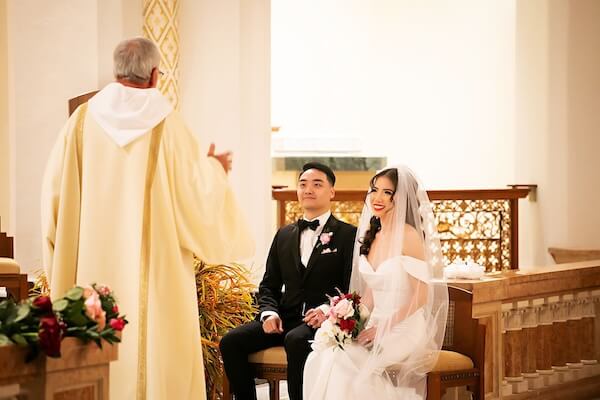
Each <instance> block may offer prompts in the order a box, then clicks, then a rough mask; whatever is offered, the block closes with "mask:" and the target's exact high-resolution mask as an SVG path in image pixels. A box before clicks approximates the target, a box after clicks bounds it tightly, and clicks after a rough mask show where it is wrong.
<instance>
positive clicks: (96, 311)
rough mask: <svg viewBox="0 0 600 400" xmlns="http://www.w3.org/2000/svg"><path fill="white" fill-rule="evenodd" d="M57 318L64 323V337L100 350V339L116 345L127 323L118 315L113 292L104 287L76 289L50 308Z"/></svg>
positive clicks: (95, 286)
mask: <svg viewBox="0 0 600 400" xmlns="http://www.w3.org/2000/svg"><path fill="white" fill-rule="evenodd" d="M52 309H53V310H54V311H55V313H56V315H57V317H58V318H59V320H60V321H61V322H63V323H64V324H65V331H64V336H73V337H76V338H79V339H81V340H83V341H84V342H85V343H87V342H90V341H93V342H95V343H96V344H97V345H98V347H102V340H105V341H107V342H108V343H111V344H112V343H117V342H120V341H121V339H120V338H119V336H118V335H117V332H120V331H122V330H123V328H125V325H126V324H127V322H128V321H127V320H126V319H125V317H124V316H122V315H120V314H119V306H118V305H117V302H116V299H115V297H114V294H113V292H112V290H111V289H110V288H109V287H108V286H105V285H96V284H93V285H92V286H88V287H85V288H82V287H80V286H76V287H74V288H72V289H70V290H69V291H68V292H67V294H66V295H65V297H63V298H62V299H59V300H56V301H55V302H54V304H53V306H52Z"/></svg>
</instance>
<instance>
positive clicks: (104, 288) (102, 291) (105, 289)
mask: <svg viewBox="0 0 600 400" xmlns="http://www.w3.org/2000/svg"><path fill="white" fill-rule="evenodd" d="M97 290H98V293H100V296H109V295H110V294H111V292H112V290H110V287H108V286H106V285H100V286H98V289H97Z"/></svg>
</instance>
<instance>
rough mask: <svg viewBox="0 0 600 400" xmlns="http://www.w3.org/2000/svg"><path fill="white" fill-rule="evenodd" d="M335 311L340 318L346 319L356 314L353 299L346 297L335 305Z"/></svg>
mask: <svg viewBox="0 0 600 400" xmlns="http://www.w3.org/2000/svg"><path fill="white" fill-rule="evenodd" d="M333 312H334V314H335V315H336V316H337V317H338V318H341V319H346V318H350V317H352V316H353V315H354V307H353V306H352V302H351V301H349V300H348V299H345V298H344V299H341V300H340V301H338V303H337V304H336V305H335V306H334V307H333Z"/></svg>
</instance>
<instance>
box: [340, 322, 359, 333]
mask: <svg viewBox="0 0 600 400" xmlns="http://www.w3.org/2000/svg"><path fill="white" fill-rule="evenodd" d="M339 323H340V328H341V329H342V330H343V331H346V332H348V333H350V332H352V331H353V330H354V326H355V325H356V320H354V319H342V320H340V322H339Z"/></svg>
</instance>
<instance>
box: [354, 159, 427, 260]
mask: <svg viewBox="0 0 600 400" xmlns="http://www.w3.org/2000/svg"><path fill="white" fill-rule="evenodd" d="M382 176H385V177H386V178H388V179H389V180H390V181H392V184H393V185H394V193H393V194H392V197H391V201H392V202H393V201H394V196H395V195H396V191H397V190H398V170H397V169H396V168H388V169H384V170H382V171H380V172H379V173H377V174H376V175H375V176H373V177H372V178H371V181H370V183H369V187H370V189H369V193H371V192H372V191H373V188H374V186H375V181H377V179H379V178H381V177H382ZM408 178H409V179H408V180H409V182H407V183H408V184H409V186H411V187H413V188H414V190H415V191H416V190H417V182H416V181H413V179H412V177H408ZM409 190H410V189H409ZM405 195H406V194H405ZM413 211H414V210H413V209H412V207H411V206H410V204H408V202H407V204H406V223H407V224H409V225H411V226H412V227H413V228H416V224H415V220H414V215H413ZM380 230H381V221H380V219H379V218H378V217H376V216H372V217H371V220H370V221H369V229H368V230H367V231H366V232H365V236H364V237H363V238H362V239H361V240H360V241H359V242H360V254H364V255H368V254H369V252H370V251H371V245H372V244H373V241H374V240H375V236H376V235H377V233H378V232H379V231H380Z"/></svg>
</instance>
